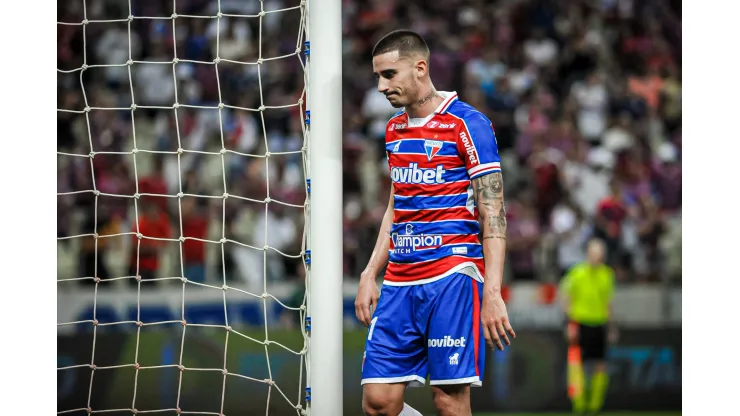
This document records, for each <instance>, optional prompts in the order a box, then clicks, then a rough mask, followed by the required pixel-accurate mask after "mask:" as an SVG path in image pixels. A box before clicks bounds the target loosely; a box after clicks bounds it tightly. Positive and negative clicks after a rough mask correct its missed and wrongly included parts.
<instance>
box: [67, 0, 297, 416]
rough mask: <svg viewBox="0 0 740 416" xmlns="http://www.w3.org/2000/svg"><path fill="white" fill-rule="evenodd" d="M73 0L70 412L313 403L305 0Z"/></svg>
mask: <svg viewBox="0 0 740 416" xmlns="http://www.w3.org/2000/svg"><path fill="white" fill-rule="evenodd" d="M76 2H77V3H79V4H76V5H72V4H71V5H68V6H65V7H66V9H67V10H66V12H64V13H60V20H62V21H60V22H58V23H57V29H58V33H60V36H62V35H61V34H64V35H69V36H70V37H71V38H74V37H75V36H77V37H80V38H81V40H80V43H81V46H82V47H81V50H77V51H74V50H73V51H72V52H71V53H72V54H73V56H72V57H71V58H70V59H69V60H68V62H76V64H75V65H73V67H64V68H62V67H58V68H57V73H58V77H59V80H60V81H59V82H60V84H65V85H66V87H65V88H66V89H64V93H65V94H66V95H65V97H63V98H61V99H60V104H59V107H58V110H57V111H58V114H59V117H60V118H64V119H69V120H74V121H75V122H76V123H77V124H75V126H76V127H77V131H78V132H79V133H80V134H79V135H78V136H79V138H80V139H81V140H79V142H77V143H73V144H71V145H69V146H62V144H60V145H59V148H58V152H57V155H58V156H57V158H58V162H59V168H58V169H59V172H60V175H67V176H73V177H74V178H76V179H75V180H72V181H70V182H69V183H65V185H66V186H62V187H61V189H58V193H57V196H58V201H59V204H58V209H59V210H60V213H59V218H60V219H63V220H64V223H65V224H71V225H69V227H68V229H67V232H64V233H61V234H60V235H59V236H58V246H59V247H63V248H59V250H61V251H60V256H59V263H60V265H61V264H62V263H64V264H67V263H69V264H71V265H72V266H70V268H68V269H65V270H64V272H60V276H59V277H58V280H57V287H58V333H59V334H64V335H70V334H71V335H73V336H72V338H71V340H72V341H69V342H72V343H73V345H72V346H71V347H68V348H67V347H63V346H62V344H61V342H60V345H59V347H58V349H59V351H61V350H62V349H63V348H67V349H66V350H65V351H67V352H58V368H57V370H58V372H57V374H58V384H59V387H58V389H59V391H58V414H91V413H110V412H112V413H117V412H120V413H118V414H144V413H162V414H202V415H223V414H229V413H231V414H265V413H269V414H299V415H301V414H307V413H309V412H310V407H311V401H310V383H308V382H307V379H310V372H309V368H310V365H309V363H308V361H307V357H308V351H309V345H310V343H309V340H310V317H309V316H308V306H309V305H308V290H307V288H308V283H309V282H310V273H309V272H310V268H311V267H310V259H311V258H310V249H309V248H310V247H309V234H308V231H309V221H308V218H309V217H308V214H309V195H310V179H309V175H308V156H309V154H308V137H309V134H308V132H309V125H310V119H309V118H308V114H310V112H308V111H306V110H307V106H306V104H307V101H306V100H307V96H308V95H307V94H308V91H307V86H308V65H307V64H308V59H309V50H310V48H309V45H308V42H307V30H308V27H307V26H308V6H307V2H306V1H305V0H264V1H262V0H242V1H231V0H211V1H202V0H191V1H186V0H171V1H168V2H149V1H136V0H122V1H119V2H116V1H104V0H76ZM69 3H75V2H72V1H70V2H69ZM160 3H162V4H166V5H167V6H166V7H167V9H166V10H165V9H162V8H160V7H159V6H155V4H160ZM60 7H61V6H60ZM71 18H74V19H71ZM73 49H74V48H73ZM74 54H76V55H74ZM75 97H78V99H75ZM67 98H69V99H67ZM81 172H82V173H84V174H81ZM127 181H128V182H130V187H127V183H128V182H127ZM85 261H87V262H89V264H90V265H91V266H90V267H88V268H85V267H83V266H82V265H81V263H82V262H85ZM214 265H215V266H214ZM60 267H62V266H60ZM60 270H61V269H60ZM80 270H82V271H83V272H80ZM85 270H87V271H85ZM293 276H300V277H295V278H294V277H293ZM301 277H303V278H301ZM291 279H294V280H291ZM280 328H292V329H288V330H281V329H280Z"/></svg>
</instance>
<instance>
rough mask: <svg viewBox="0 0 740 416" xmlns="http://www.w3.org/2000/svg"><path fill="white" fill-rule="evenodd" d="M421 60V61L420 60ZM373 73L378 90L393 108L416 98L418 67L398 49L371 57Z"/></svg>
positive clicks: (407, 103)
mask: <svg viewBox="0 0 740 416" xmlns="http://www.w3.org/2000/svg"><path fill="white" fill-rule="evenodd" d="M422 62H423V61H422ZM373 73H374V74H375V77H376V78H377V79H378V91H380V92H381V93H382V94H383V95H385V98H387V99H388V102H390V103H391V105H392V106H393V107H395V108H400V107H405V106H407V105H409V104H411V103H413V102H415V101H417V100H418V95H419V94H418V90H419V86H418V85H419V82H420V74H419V68H418V65H416V63H415V62H414V61H413V60H411V59H408V58H401V57H400V55H399V53H398V51H393V52H388V53H385V54H382V55H378V56H375V57H373Z"/></svg>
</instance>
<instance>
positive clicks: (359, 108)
mask: <svg viewBox="0 0 740 416" xmlns="http://www.w3.org/2000/svg"><path fill="white" fill-rule="evenodd" d="M77 3H79V4H77ZM87 3H88V4H87V9H86V11H83V9H82V2H81V1H80V2H65V4H60V5H59V9H58V10H59V12H58V14H59V16H58V21H60V22H81V21H82V20H83V18H84V14H83V13H86V16H87V19H88V20H116V19H119V20H120V19H123V20H122V21H116V22H105V23H89V24H88V25H86V26H85V29H84V31H83V27H82V26H80V25H57V34H58V39H57V44H58V54H57V68H58V69H60V70H63V71H71V70H74V69H77V68H80V67H81V66H82V65H83V63H86V64H87V65H113V66H99V67H96V66H94V67H91V68H89V69H87V70H85V71H82V73H81V72H80V71H74V72H70V73H62V72H58V80H59V82H58V91H57V93H58V102H59V104H58V108H60V109H69V110H77V111H79V110H82V109H83V108H84V107H85V106H86V105H87V106H90V107H92V108H93V110H92V111H90V112H89V114H88V115H89V123H88V121H87V120H86V117H85V114H84V113H81V112H78V113H71V112H58V113H57V114H58V116H57V120H58V121H57V124H58V136H57V142H58V150H59V152H63V153H69V154H80V155H84V156H85V157H73V156H68V155H60V156H59V157H58V178H57V181H58V192H59V193H65V194H64V195H61V196H60V197H59V198H58V230H57V234H58V236H59V237H69V236H74V235H79V234H92V233H94V232H97V233H98V234H99V235H107V236H111V237H106V238H100V239H97V241H96V240H95V239H94V238H92V237H88V238H73V239H63V240H60V242H59V244H58V250H59V259H58V263H59V270H60V272H59V273H60V278H72V277H82V276H93V275H95V274H96V273H97V275H98V276H100V277H101V278H103V279H108V278H112V277H120V276H131V275H134V274H136V273H137V258H138V259H139V261H138V274H139V275H141V276H142V277H143V278H145V279H147V278H155V277H160V278H161V277H169V276H180V275H181V274H182V273H185V275H186V276H188V278H189V279H192V280H196V281H202V282H218V281H221V279H222V276H223V275H224V274H225V275H226V278H227V279H232V280H237V281H244V282H247V283H248V284H252V285H255V287H261V285H262V281H263V278H267V279H268V280H270V281H280V280H291V279H295V278H300V277H301V276H302V275H303V274H302V273H303V267H302V264H301V262H300V259H299V258H298V257H297V255H298V253H300V251H301V248H302V245H303V240H304V235H303V221H304V210H303V208H302V205H303V203H304V200H305V189H304V182H305V181H304V177H305V176H304V171H303V169H304V168H303V159H302V154H301V148H302V146H303V130H302V126H303V122H302V116H301V109H300V107H299V106H298V102H299V99H300V98H301V97H302V95H303V92H304V82H303V67H302V62H301V56H302V54H300V53H296V50H297V48H300V47H301V43H300V42H299V32H300V27H301V13H300V10H297V9H291V10H285V11H279V12H275V13H269V14H266V15H265V16H264V17H263V18H262V19H260V18H258V17H255V18H233V17H230V18H223V19H221V23H220V24H217V21H216V19H199V18H187V17H178V18H177V19H176V20H175V23H174V25H173V22H172V20H164V19H135V20H133V21H132V22H131V24H130V31H129V24H128V22H127V21H125V19H126V17H127V16H128V15H129V10H128V7H129V1H128V0H96V1H88V2H87ZM130 3H131V7H132V14H133V15H134V16H149V17H161V18H168V17H169V16H170V15H172V13H173V10H174V11H176V12H177V14H178V15H200V16H213V15H216V13H217V12H218V4H217V2H216V0H178V1H177V2H176V7H177V9H176V10H175V9H173V2H172V1H171V0H163V1H153V0H138V1H134V0H131V1H130ZM262 4H263V7H264V10H271V11H276V10H281V9H284V8H289V7H293V6H297V5H298V4H299V1H298V0H266V1H264V2H263V3H262ZM220 7H221V11H222V12H223V13H231V14H250V15H255V14H257V13H259V12H260V2H259V1H256V0H253V1H252V0H242V1H238V0H221V1H220ZM680 7H681V3H680V2H678V1H668V0H656V1H649V2H638V1H635V0H499V1H484V0H480V1H478V0H425V1H420V0H419V1H412V0H406V1H400V0H366V1H357V0H345V1H343V10H342V14H343V35H344V36H343V54H344V59H343V75H344V85H343V100H344V101H343V103H342V109H343V134H344V174H343V194H344V231H345V232H344V241H343V250H344V268H345V275H346V276H347V278H349V279H354V278H357V277H358V276H359V273H360V271H361V270H362V269H363V268H364V266H365V264H366V262H367V259H368V258H369V255H370V252H371V251H372V247H373V245H374V242H375V239H376V237H377V230H378V226H379V224H380V220H381V218H382V215H383V212H384V210H385V207H386V205H387V201H388V192H389V189H390V180H389V175H388V169H387V162H386V160H385V153H384V151H383V141H384V131H385V124H386V122H387V120H388V118H389V117H390V116H391V115H392V114H393V113H394V112H395V109H393V108H392V107H391V106H390V105H389V104H388V103H387V101H386V100H385V97H383V95H382V94H379V93H378V92H377V91H376V85H375V80H374V77H373V75H372V71H371V56H370V52H371V50H372V47H373V45H374V44H375V42H376V41H377V40H378V39H379V38H380V37H381V36H382V35H384V34H385V33H387V32H388V31H391V30H394V29H398V28H411V29H413V30H416V31H418V32H419V33H420V34H422V36H424V37H425V39H426V40H427V42H428V43H429V46H430V49H431V51H432V56H431V75H432V80H433V82H434V84H435V86H436V88H437V89H439V90H442V91H453V90H454V91H457V92H458V93H459V94H460V96H461V99H462V100H463V101H466V102H468V103H470V104H471V105H473V106H475V107H476V108H478V109H479V110H480V111H482V112H483V113H485V114H486V115H487V116H488V117H489V118H490V119H491V120H492V121H493V124H494V127H495V131H496V135H497V140H498V144H499V150H500V153H501V158H502V165H503V171H504V180H505V187H506V199H507V216H508V221H509V228H508V257H507V270H506V279H507V281H509V282H512V281H513V282H516V281H552V280H556V279H558V278H559V277H560V276H561V275H562V273H563V271H564V270H566V269H567V268H569V267H570V266H572V265H573V264H575V263H577V262H579V261H582V260H583V259H584V256H585V242H586V240H587V239H588V238H589V237H591V236H597V237H600V238H602V239H604V240H605V241H606V243H607V245H608V248H609V256H608V257H609V258H608V261H609V263H610V264H611V265H612V266H613V267H614V268H615V269H616V270H617V274H618V277H619V279H621V280H623V281H640V282H642V281H680V275H681V188H682V186H681V173H682V169H681V160H682V152H681V8H680ZM260 20H262V22H261V23H260ZM260 30H261V33H260ZM260 39H261V42H262V45H260V44H259V42H260ZM175 51H176V53H177V57H178V58H179V59H180V60H185V61H184V62H180V63H178V64H177V65H176V66H174V69H173V65H172V64H171V61H172V59H173V58H174V57H175ZM216 56H218V57H219V58H220V59H222V60H224V59H225V60H229V61H235V62H256V61H257V59H258V58H259V57H262V58H279V59H271V60H266V61H264V62H263V64H262V65H260V66H259V68H258V66H257V65H248V64H238V63H234V62H228V61H222V62H220V63H219V64H218V66H217V68H218V69H217V70H216V66H215V65H213V60H214V58H216ZM129 59H132V60H133V61H136V63H134V64H133V65H131V66H130V67H129V66H127V65H125V64H126V62H127V61H128V60H129ZM129 69H130V72H129ZM217 72H218V73H217ZM81 84H82V85H84V92H85V94H84V95H83V94H82V91H83V90H82V88H81ZM260 91H261V92H260ZM176 97H177V98H176ZM176 100H177V102H178V103H180V104H183V105H187V107H180V108H179V109H177V110H176V111H175V110H172V109H164V108H157V107H171V106H172V104H173V103H174V102H175V101H176ZM219 100H220V101H221V102H223V103H224V104H226V105H227V108H225V109H224V110H223V111H221V115H220V117H219V111H218V110H217V109H214V108H215V107H216V106H217V105H218V103H219ZM132 102H133V103H136V105H137V107H141V108H137V110H136V111H134V112H133V117H132V112H131V111H130V110H129V107H130V106H131V104H132ZM261 105H265V106H267V107H268V108H266V109H265V110H264V111H250V110H249V109H257V108H259V107H260V106H261ZM199 107H211V108H199ZM271 107H280V108H271ZM97 108H110V109H111V110H99V109H97ZM91 146H92V150H93V151H94V152H96V153H98V152H102V154H96V155H95V157H94V158H92V163H91V159H90V157H89V156H88V155H89V154H90V151H91ZM134 148H136V149H137V152H136V154H135V155H132V154H131V153H130V152H131V151H132V149H134ZM222 148H225V149H228V150H230V151H233V152H230V153H227V154H225V155H223V156H222V155H221V154H220V153H219V152H220V151H221V149H222ZM178 149H185V150H188V152H185V153H182V154H181V155H178V152H177V151H178ZM267 151H269V152H270V157H269V158H266V157H264V156H265V153H266V152H267ZM108 152H110V153H108ZM93 181H94V186H95V189H98V190H99V191H100V192H101V196H99V197H98V198H97V203H96V198H95V196H94V195H93V194H92V193H74V194H69V192H75V191H82V190H89V189H93ZM137 191H138V193H139V194H146V195H143V196H141V197H140V198H139V199H134V198H131V197H130V196H132V195H134V193H136V192H137ZM179 192H183V194H184V195H185V196H184V197H183V198H177V197H155V196H151V194H158V195H170V196H175V195H177V194H178V193H179ZM224 193H228V194H229V195H230V197H229V198H228V199H224V198H223V194H224ZM115 195H128V196H129V197H116V196H115ZM192 195H199V196H200V197H195V196H192ZM268 196H269V198H270V199H271V200H272V201H281V202H283V203H284V204H281V203H276V202H270V203H268V204H265V203H264V202H263V201H264V200H265V198H267V197H268ZM238 197H244V198H248V199H242V198H238ZM293 205H295V206H293ZM95 212H97V215H96V216H95V215H93V213H95ZM137 218H138V222H137ZM266 227H267V230H266V229H265V228H266ZM137 229H138V230H139V232H141V233H142V234H144V235H146V236H149V237H155V238H157V239H148V238H145V239H141V240H139V239H137V238H136V237H135V236H132V235H130V234H125V233H130V232H132V231H133V232H135V231H136V230H137ZM181 235H183V236H185V237H193V238H195V239H193V240H191V239H189V240H187V241H186V242H185V243H184V244H183V247H182V253H181V252H180V251H181V249H180V244H179V242H177V241H176V239H177V238H179V237H180V236H181ZM222 238H226V239H228V240H229V243H227V244H224V245H223V251H222V245H221V244H217V243H208V242H204V241H199V240H208V241H219V240H221V239H222ZM168 239H174V240H171V241H170V240H168ZM231 241H235V242H239V243H241V244H238V243H232V242H231ZM265 245H269V246H270V247H273V248H275V250H268V251H267V252H263V251H262V250H261V249H262V247H263V246H265ZM255 248H256V249H255ZM96 253H97V255H96ZM285 254H287V256H286V255H285ZM181 258H182V261H181ZM265 261H266V262H267V264H265ZM181 264H182V270H181V269H180V267H181Z"/></svg>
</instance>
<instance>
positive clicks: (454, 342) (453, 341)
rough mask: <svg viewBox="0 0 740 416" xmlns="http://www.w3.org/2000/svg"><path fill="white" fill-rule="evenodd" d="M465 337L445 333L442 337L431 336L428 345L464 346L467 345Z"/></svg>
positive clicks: (435, 346)
mask: <svg viewBox="0 0 740 416" xmlns="http://www.w3.org/2000/svg"><path fill="white" fill-rule="evenodd" d="M465 341H466V339H465V337H460V338H452V337H451V336H449V335H445V336H444V337H442V338H436V339H435V338H429V340H428V341H427V346H428V347H429V348H438V347H464V346H465Z"/></svg>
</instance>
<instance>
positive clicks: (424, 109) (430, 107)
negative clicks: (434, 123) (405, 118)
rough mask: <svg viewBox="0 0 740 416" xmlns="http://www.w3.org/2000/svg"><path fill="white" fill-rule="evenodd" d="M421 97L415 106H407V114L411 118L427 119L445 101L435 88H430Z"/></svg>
mask: <svg viewBox="0 0 740 416" xmlns="http://www.w3.org/2000/svg"><path fill="white" fill-rule="evenodd" d="M420 97H421V98H419V99H418V100H417V101H416V102H414V103H413V104H411V105H408V106H406V114H408V115H409V117H410V118H425V117H427V116H428V115H430V114H432V113H433V112H434V110H435V109H436V108H437V107H439V105H440V104H441V103H442V101H444V98H442V96H441V95H439V93H438V92H437V90H435V89H434V87H433V86H429V87H428V89H426V90H425V91H422V94H420Z"/></svg>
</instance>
